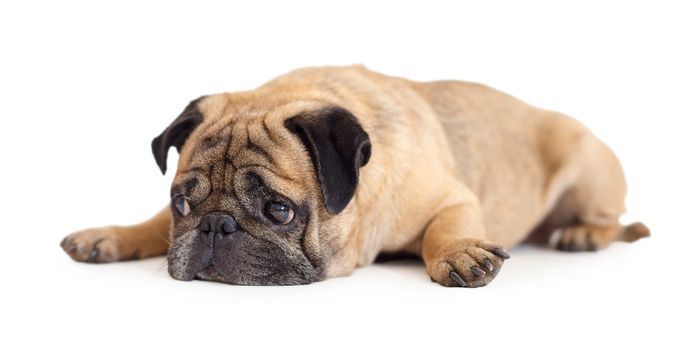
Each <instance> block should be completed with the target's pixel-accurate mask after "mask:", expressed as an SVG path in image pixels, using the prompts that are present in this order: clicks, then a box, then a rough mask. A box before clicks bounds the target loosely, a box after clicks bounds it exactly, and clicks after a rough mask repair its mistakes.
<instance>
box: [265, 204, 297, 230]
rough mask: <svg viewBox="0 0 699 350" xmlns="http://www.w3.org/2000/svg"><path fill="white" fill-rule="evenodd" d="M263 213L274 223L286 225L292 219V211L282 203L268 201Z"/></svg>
mask: <svg viewBox="0 0 699 350" xmlns="http://www.w3.org/2000/svg"><path fill="white" fill-rule="evenodd" d="M265 215H267V218H268V219H270V220H271V221H272V222H274V223H275V224H279V225H286V224H288V223H290V222H291V220H293V219H294V211H293V210H292V209H291V208H289V207H288V206H286V205H284V204H282V203H276V202H270V203H267V206H266V207H265Z"/></svg>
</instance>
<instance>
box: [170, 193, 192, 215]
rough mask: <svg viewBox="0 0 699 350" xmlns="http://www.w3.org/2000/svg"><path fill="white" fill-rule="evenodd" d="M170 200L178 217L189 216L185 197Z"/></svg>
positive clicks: (179, 196) (187, 202) (180, 196)
mask: <svg viewBox="0 0 699 350" xmlns="http://www.w3.org/2000/svg"><path fill="white" fill-rule="evenodd" d="M172 200H173V201H174V203H175V209H177V211H178V212H179V213H180V215H182V216H187V214H189V212H190V211H191V210H190V209H189V201H187V198H186V197H185V196H183V195H177V196H175V198H173V199H172Z"/></svg>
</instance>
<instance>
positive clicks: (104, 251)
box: [61, 227, 119, 263]
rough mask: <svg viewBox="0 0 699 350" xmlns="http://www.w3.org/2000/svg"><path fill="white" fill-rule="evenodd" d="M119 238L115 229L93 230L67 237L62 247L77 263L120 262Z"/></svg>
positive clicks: (62, 242)
mask: <svg viewBox="0 0 699 350" xmlns="http://www.w3.org/2000/svg"><path fill="white" fill-rule="evenodd" d="M118 238H119V235H118V234H117V232H116V229H115V228H114V227H103V228H93V229H87V230H84V231H78V232H75V233H72V234H70V235H68V236H66V238H64V239H63V241H61V247H62V248H63V250H65V252H66V253H67V254H68V255H70V257H71V258H73V260H75V261H84V262H91V263H106V262H112V261H117V260H119V245H118V243H119V242H118Z"/></svg>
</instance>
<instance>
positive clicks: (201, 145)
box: [174, 100, 314, 199]
mask: <svg viewBox="0 0 699 350" xmlns="http://www.w3.org/2000/svg"><path fill="white" fill-rule="evenodd" d="M214 101H216V100H214ZM313 107H314V106H312V104H310V103H288V104H286V105H282V106H281V107H279V108H263V107H262V106H254V105H247V106H246V105H241V104H239V103H238V104H233V103H221V102H220V101H218V103H207V101H204V102H202V104H201V107H200V108H201V110H202V114H203V115H204V122H203V123H202V125H200V126H199V127H198V128H197V130H195V132H194V133H193V134H192V136H191V137H190V139H189V140H188V142H187V144H186V145H185V147H184V148H183V150H182V153H181V156H180V162H179V166H178V171H177V175H176V177H175V181H174V183H180V182H185V181H188V180H189V178H190V177H192V174H197V176H202V174H206V176H207V177H208V179H207V180H208V181H209V183H210V186H211V187H212V190H214V191H219V190H220V191H229V190H231V189H232V186H234V184H235V183H239V182H240V177H242V176H244V174H249V173H254V174H256V175H258V176H260V177H261V178H262V179H263V180H264V181H265V183H266V184H268V185H269V186H271V187H273V186H277V187H279V188H273V189H274V190H276V191H279V192H281V193H284V194H285V195H287V196H289V197H291V198H292V199H296V198H303V196H304V195H308V194H307V193H305V194H304V193H303V192H304V190H303V189H308V188H311V187H313V186H312V184H311V183H309V182H310V181H313V180H314V175H313V174H314V172H313V165H312V163H311V161H310V158H309V155H308V154H307V152H306V151H305V149H304V148H303V145H302V144H301V142H300V141H299V140H298V139H297V138H296V137H295V136H294V135H293V134H291V133H290V132H289V131H288V130H287V129H286V128H285V127H284V121H285V120H286V119H288V118H289V117H290V116H293V115H296V114H298V113H302V111H304V110H308V108H313Z"/></svg>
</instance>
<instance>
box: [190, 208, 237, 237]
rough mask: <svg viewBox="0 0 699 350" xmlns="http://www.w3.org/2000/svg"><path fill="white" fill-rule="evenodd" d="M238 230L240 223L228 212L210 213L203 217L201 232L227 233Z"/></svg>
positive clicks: (200, 225) (200, 226)
mask: <svg viewBox="0 0 699 350" xmlns="http://www.w3.org/2000/svg"><path fill="white" fill-rule="evenodd" d="M237 230H238V223H237V222H235V219H233V217H232V216H230V215H229V214H226V213H221V212H214V213H208V214H206V216H204V218H203V219H201V223H200V224H199V232H201V233H210V232H213V233H214V234H219V233H220V234H223V235H227V234H230V233H233V232H235V231H237Z"/></svg>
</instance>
